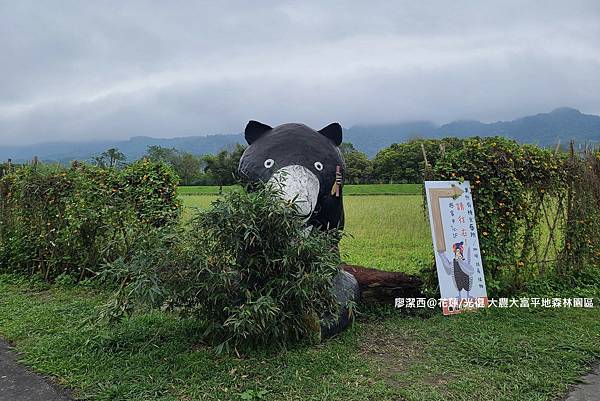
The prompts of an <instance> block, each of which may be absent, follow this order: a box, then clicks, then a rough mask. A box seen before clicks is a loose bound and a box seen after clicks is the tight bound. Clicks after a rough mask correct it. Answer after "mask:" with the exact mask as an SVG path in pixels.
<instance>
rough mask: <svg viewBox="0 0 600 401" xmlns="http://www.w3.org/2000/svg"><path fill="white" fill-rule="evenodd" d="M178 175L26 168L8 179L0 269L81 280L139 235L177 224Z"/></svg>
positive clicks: (0, 217)
mask: <svg viewBox="0 0 600 401" xmlns="http://www.w3.org/2000/svg"><path fill="white" fill-rule="evenodd" d="M176 190H177V176H176V175H175V174H174V172H173V171H172V169H171V168H170V167H169V166H167V165H165V164H162V163H151V162H148V161H138V162H135V163H133V164H131V165H128V166H127V167H126V168H124V169H123V170H120V171H118V170H115V169H110V168H109V169H105V168H99V167H92V166H89V165H78V164H75V165H74V166H73V167H72V168H69V169H65V168H62V167H58V166H47V165H37V166H24V167H22V168H18V169H15V170H14V171H12V172H10V173H8V174H6V175H4V177H2V179H0V272H19V273H22V274H25V275H34V274H41V275H42V276H43V277H44V279H45V280H48V281H51V280H53V279H54V278H56V277H58V276H59V275H61V274H67V275H71V276H73V277H75V278H76V279H78V280H81V279H83V278H86V277H90V276H92V275H94V274H95V273H97V272H98V270H99V269H100V266H101V265H102V263H103V262H105V261H107V260H108V261H109V260H114V259H115V258H116V257H118V256H119V255H122V254H124V253H127V252H128V250H129V249H130V248H131V246H132V244H133V243H135V242H136V241H137V239H138V237H139V236H141V235H144V233H148V232H149V231H151V230H153V229H155V228H157V227H161V226H165V225H169V224H173V223H176V222H177V221H178V218H179V213H180V207H179V206H180V205H179V200H178V198H177V193H176Z"/></svg>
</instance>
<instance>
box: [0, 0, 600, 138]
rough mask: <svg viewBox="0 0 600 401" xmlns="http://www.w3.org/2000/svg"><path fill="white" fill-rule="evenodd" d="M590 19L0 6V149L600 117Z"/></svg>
mask: <svg viewBox="0 0 600 401" xmlns="http://www.w3.org/2000/svg"><path fill="white" fill-rule="evenodd" d="M325 3H326V4H325ZM599 20H600V3H598V2H595V1H581V2H562V1H561V2H549V1H544V2H533V1H531V2H523V1H514V2H511V1H502V2H500V1H498V2H491V1H489V2H488V1H480V2H471V1H453V2H415V1H405V2H399V1H388V2H359V1H356V2H348V1H339V2H316V1H314V2H313V1H304V2H289V3H282V2H277V1H272V2H244V1H238V2H198V1H196V2H184V1H178V2H156V3H151V2H141V1H140V2H135V1H128V2H118V1H98V2H80V1H52V2H34V1H31V2H28V1H19V2H12V1H0V54H1V55H2V61H1V62H0V144H18V143H32V142H43V141H52V140H74V139H76V140H91V139H104V138H111V139H117V138H127V137H130V136H134V135H150V136H161V137H172V136H184V135H198V134H204V133H230V132H239V131H240V130H241V129H242V128H243V126H244V124H245V122H246V120H248V119H250V118H255V119H261V120H263V121H265V122H267V123H270V124H278V123H282V122H286V121H303V122H306V123H308V124H310V125H312V126H315V127H320V126H324V125H326V124H328V123H329V122H331V121H340V122H341V123H342V124H343V125H345V126H351V125H354V124H369V123H370V124H373V123H388V122H397V121H405V120H411V119H432V120H434V121H438V122H443V121H448V120H453V119H458V118H478V119H483V120H486V121H489V120H495V119H505V118H514V117H518V116H521V115H526V114H529V113H535V112H541V111H549V110H550V109H552V108H554V107H557V106H563V105H568V106H572V107H577V108H580V109H582V110H583V111H585V112H590V113H600V90H598V89H600V43H599V42H598V40H597V38H598V37H600V23H599Z"/></svg>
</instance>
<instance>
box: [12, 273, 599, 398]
mask: <svg viewBox="0 0 600 401" xmlns="http://www.w3.org/2000/svg"><path fill="white" fill-rule="evenodd" d="M0 294H2V296H1V297H0V332H1V333H2V335H3V336H4V337H5V338H7V339H8V340H10V341H11V342H12V343H14V344H16V346H17V349H18V350H19V351H21V352H23V356H22V361H23V362H24V363H25V364H26V365H28V366H30V367H31V368H33V369H35V370H36V371H38V372H42V373H45V374H48V375H52V376H54V377H56V378H58V381H59V383H61V384H63V385H67V386H71V387H74V388H76V389H77V390H76V391H75V396H77V397H81V398H85V399H89V400H111V401H118V400H140V401H141V400H173V401H174V400H248V399H250V400H263V399H264V400H399V399H404V400H415V401H416V400H440V401H441V400H465V401H466V400H488V401H495V400H498V401H499V400H507V401H508V400H510V401H512V400H531V401H535V400H539V401H542V400H552V399H555V397H556V396H557V395H560V394H563V393H564V392H565V391H566V389H567V386H568V384H569V383H572V382H574V381H575V380H576V379H577V378H578V377H579V376H580V375H581V374H583V373H584V372H585V371H586V370H587V369H588V367H589V366H590V364H591V363H592V361H593V360H594V359H595V358H598V357H599V356H600V309H599V308H595V309H571V310H556V309H537V310H520V309H492V310H489V311H479V312H474V313H465V314H463V315H459V316H454V317H443V316H441V315H439V314H437V313H435V314H434V315H432V316H429V317H427V318H423V317H409V316H405V315H402V314H400V313H399V312H398V313H391V314H389V315H388V316H387V317H385V318H384V317H383V315H381V317H380V318H378V319H375V318H370V319H367V317H366V316H362V317H361V318H360V320H359V322H358V323H357V324H356V325H355V327H354V328H353V329H351V330H350V331H347V332H346V333H344V334H343V335H341V336H340V337H338V338H336V339H333V340H330V341H327V342H325V343H324V344H321V345H319V346H308V345H299V346H296V347H294V348H292V349H290V350H288V351H287V352H281V353H278V354H252V355H249V356H245V357H243V358H238V357H236V356H233V355H231V356H227V355H225V356H215V355H214V354H213V352H212V351H211V350H210V349H208V348H206V347H205V346H203V344H202V343H201V342H200V330H199V328H198V327H197V326H196V325H195V324H194V323H193V322H191V321H181V320H177V319H175V318H174V317H172V316H169V315H167V314H165V313H162V312H153V313H147V314H141V315H137V316H135V317H134V318H132V319H130V320H128V321H125V322H122V323H119V324H117V325H114V326H105V325H99V326H96V325H93V324H92V323H90V322H89V321H88V318H89V317H90V316H93V315H94V313H95V310H96V308H97V307H98V306H99V305H100V304H102V302H104V301H105V299H106V295H105V294H103V293H97V292H96V291H94V290H91V289H85V288H69V287H65V288H61V287H58V286H55V287H53V288H50V289H44V288H35V287H34V288H31V287H30V286H29V285H27V284H15V283H13V282H11V279H10V277H0Z"/></svg>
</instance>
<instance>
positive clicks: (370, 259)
mask: <svg viewBox="0 0 600 401" xmlns="http://www.w3.org/2000/svg"><path fill="white" fill-rule="evenodd" d="M215 199H217V196H214V195H213V196H206V195H190V196H183V197H182V200H183V204H184V207H185V209H184V219H187V218H190V216H191V215H192V213H193V211H194V208H198V209H204V208H207V207H210V204H211V202H213V201H214V200H215ZM344 211H345V214H346V227H345V230H344V232H345V233H346V236H345V237H344V239H343V240H342V242H341V245H340V250H341V252H342V257H343V259H344V261H345V262H347V263H350V264H358V265H362V266H369V267H377V268H380V269H384V270H391V271H404V272H410V273H414V272H416V270H417V266H418V263H419V261H421V262H424V263H429V262H431V260H432V258H433V251H432V249H433V245H432V243H431V234H430V231H429V223H428V221H427V219H426V217H425V215H424V213H423V209H422V197H421V196H420V195H407V196H375V195H366V196H349V197H346V198H344Z"/></svg>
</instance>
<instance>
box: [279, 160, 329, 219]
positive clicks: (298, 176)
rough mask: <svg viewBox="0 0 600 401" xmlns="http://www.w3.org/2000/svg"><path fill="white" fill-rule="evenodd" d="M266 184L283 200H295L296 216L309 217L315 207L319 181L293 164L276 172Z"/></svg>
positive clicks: (306, 170)
mask: <svg viewBox="0 0 600 401" xmlns="http://www.w3.org/2000/svg"><path fill="white" fill-rule="evenodd" d="M268 183H269V184H270V185H273V186H275V188H277V189H279V190H280V191H281V192H282V196H283V199H285V200H288V201H292V200H295V203H296V207H297V208H298V214H299V215H300V216H302V217H306V218H308V217H310V215H311V214H312V213H313V212H314V210H315V207H316V206H317V199H318V197H319V188H320V185H319V179H318V178H317V176H316V175H314V173H313V172H312V171H310V170H309V169H307V168H306V167H304V166H300V165H297V164H293V165H291V166H285V167H282V168H280V169H279V170H277V171H276V172H275V173H274V174H273V175H272V176H271V178H270V179H269V181H268Z"/></svg>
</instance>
